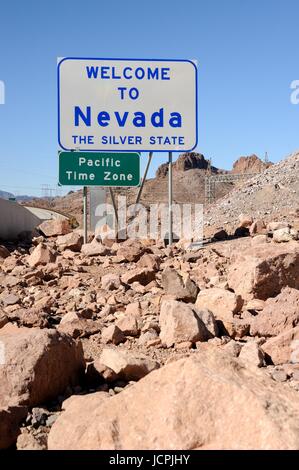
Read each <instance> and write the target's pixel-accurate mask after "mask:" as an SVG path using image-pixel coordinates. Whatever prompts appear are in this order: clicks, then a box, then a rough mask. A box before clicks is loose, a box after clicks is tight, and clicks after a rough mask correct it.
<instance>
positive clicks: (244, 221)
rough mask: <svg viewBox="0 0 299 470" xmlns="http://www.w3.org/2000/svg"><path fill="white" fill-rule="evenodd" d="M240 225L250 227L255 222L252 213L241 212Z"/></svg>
mask: <svg viewBox="0 0 299 470" xmlns="http://www.w3.org/2000/svg"><path fill="white" fill-rule="evenodd" d="M239 222H240V227H250V226H251V225H252V223H253V219H252V217H251V215H246V214H241V215H239Z"/></svg>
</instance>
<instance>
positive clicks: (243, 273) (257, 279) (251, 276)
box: [228, 241, 299, 300]
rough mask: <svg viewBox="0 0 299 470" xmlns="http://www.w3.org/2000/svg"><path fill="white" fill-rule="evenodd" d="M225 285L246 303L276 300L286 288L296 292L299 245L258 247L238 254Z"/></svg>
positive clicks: (298, 269)
mask: <svg viewBox="0 0 299 470" xmlns="http://www.w3.org/2000/svg"><path fill="white" fill-rule="evenodd" d="M228 284H229V287H231V288H232V289H233V290H234V291H235V293H236V294H239V295H241V296H242V298H243V299H246V300H249V299H252V298H257V299H262V300H266V299H267V298H268V297H275V296H276V295H278V294H279V293H280V291H281V289H282V288H283V287H286V286H289V287H293V288H295V289H299V244H298V243H297V242H295V241H293V242H289V243H287V244H286V245H284V244H276V243H275V244H274V243H273V244H272V243H270V244H267V245H262V246H259V245H257V246H255V247H252V248H250V249H248V250H246V251H244V252H243V253H242V254H238V255H237V256H236V257H235V261H234V263H233V264H232V265H231V267H230V269H229V271H228Z"/></svg>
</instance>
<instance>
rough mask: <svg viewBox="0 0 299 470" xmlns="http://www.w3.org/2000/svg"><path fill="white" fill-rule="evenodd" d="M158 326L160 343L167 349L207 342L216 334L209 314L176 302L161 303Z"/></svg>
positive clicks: (192, 306) (214, 323)
mask: <svg viewBox="0 0 299 470" xmlns="http://www.w3.org/2000/svg"><path fill="white" fill-rule="evenodd" d="M159 325H160V331H161V332H160V338H161V341H162V343H163V344H165V345H166V346H167V347H171V346H173V345H174V344H176V343H184V342H186V341H191V342H192V343H196V342H197V341H207V340H208V339H210V338H213V337H214V336H215V335H217V332H218V330H217V325H216V322H215V319H214V317H213V314H212V313H211V312H209V311H207V310H205V311H200V309H198V308H196V307H195V305H193V304H191V303H190V304H185V303H184V302H178V301H177V300H163V301H162V305H161V311H160V317H159Z"/></svg>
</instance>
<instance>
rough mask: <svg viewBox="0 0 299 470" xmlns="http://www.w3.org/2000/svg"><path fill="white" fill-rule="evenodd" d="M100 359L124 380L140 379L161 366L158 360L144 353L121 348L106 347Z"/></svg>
mask: <svg viewBox="0 0 299 470" xmlns="http://www.w3.org/2000/svg"><path fill="white" fill-rule="evenodd" d="M99 360H100V362H101V364H103V365H104V366H106V367H109V369H112V370H113V371H114V372H115V373H116V374H117V376H118V378H119V379H123V380H139V379H141V378H142V377H144V376H145V375H147V374H148V373H149V372H151V371H153V370H154V369H157V368H158V367H159V364H158V362H156V361H153V360H152V359H150V358H149V357H147V356H145V355H144V354H141V353H137V352H130V351H127V350H121V349H120V348H104V349H103V351H102V354H101V356H100V359H99Z"/></svg>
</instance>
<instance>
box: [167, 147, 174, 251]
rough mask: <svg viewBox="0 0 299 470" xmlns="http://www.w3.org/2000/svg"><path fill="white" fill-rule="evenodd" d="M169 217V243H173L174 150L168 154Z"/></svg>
mask: <svg viewBox="0 0 299 470" xmlns="http://www.w3.org/2000/svg"><path fill="white" fill-rule="evenodd" d="M168 218H169V228H168V237H169V245H172V243H173V234H172V225H173V221H172V152H169V154H168Z"/></svg>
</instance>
